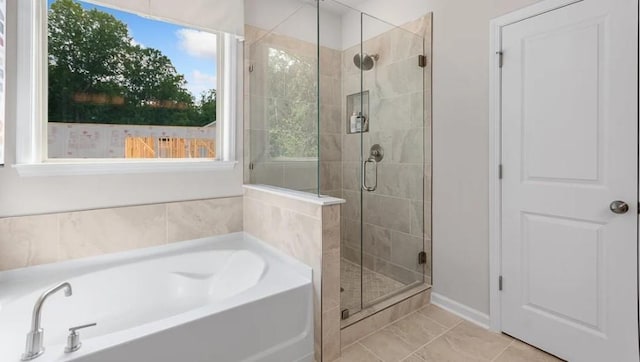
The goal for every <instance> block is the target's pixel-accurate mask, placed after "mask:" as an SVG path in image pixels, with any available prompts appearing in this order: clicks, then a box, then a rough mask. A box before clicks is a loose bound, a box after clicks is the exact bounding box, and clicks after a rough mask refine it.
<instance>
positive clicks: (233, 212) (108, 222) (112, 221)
mask: <svg viewBox="0 0 640 362" xmlns="http://www.w3.org/2000/svg"><path fill="white" fill-rule="evenodd" d="M238 231H242V197H231V198H223V199H209V200H198V201H185V202H174V203H167V204H152V205H142V206H131V207H119V208H111V209H98V210H87V211H76V212H68V213H57V214H44V215H34V216H21V217H9V218H0V271H2V270H8V269H15V268H23V267H27V266H34V265H38V264H46V263H54V262H59V261H64V260H69V259H77V258H84V257H90V256H97V255H102V254H108V253H115V252H120V251H126V250H132V249H139V248H145V247H151V246H159V245H164V244H167V243H171V242H177V241H184V240H191V239H197V238H202V237H207V236H214V235H221V234H227V233H232V232H238Z"/></svg>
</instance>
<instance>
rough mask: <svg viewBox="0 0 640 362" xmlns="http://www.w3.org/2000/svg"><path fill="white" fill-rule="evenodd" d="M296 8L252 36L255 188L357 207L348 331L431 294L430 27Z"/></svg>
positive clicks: (327, 4)
mask: <svg viewBox="0 0 640 362" xmlns="http://www.w3.org/2000/svg"><path fill="white" fill-rule="evenodd" d="M297 4H298V5H297V6H296V7H295V8H293V9H291V11H289V12H287V13H286V14H283V17H282V19H281V21H280V22H279V23H278V24H273V26H270V27H269V28H268V29H263V28H258V27H254V26H247V29H246V32H245V33H246V37H247V39H246V47H245V52H246V53H245V58H246V69H247V73H246V77H245V78H246V85H245V99H246V100H247V102H246V105H245V120H246V121H245V168H246V169H245V177H246V179H245V182H247V183H254V184H267V185H272V186H279V187H284V188H289V189H295V190H299V191H306V192H313V193H317V194H318V195H319V196H320V197H321V196H322V195H330V196H335V197H340V198H343V199H345V200H346V203H345V204H344V205H343V206H342V209H341V226H342V228H341V230H342V235H341V258H342V259H341V270H340V276H341V287H342V292H341V304H342V307H341V308H342V312H343V313H342V317H343V319H345V320H346V321H345V322H344V323H346V324H348V323H349V321H350V320H352V321H353V320H357V319H358V317H357V316H366V314H367V312H368V311H369V310H370V309H371V308H370V307H374V306H378V305H379V303H385V302H387V303H389V302H392V300H393V299H394V298H397V297H399V295H400V294H403V293H411V292H412V291H415V290H416V289H420V288H422V290H424V288H426V287H428V285H429V284H430V283H431V278H430V275H431V247H430V245H431V242H430V232H431V230H430V229H431V228H430V225H431V211H430V210H431V202H430V200H431V156H430V155H431V127H430V104H431V102H430V94H431V93H430V87H431V81H430V77H431V74H430V64H429V63H430V62H429V58H430V50H431V35H430V34H431V18H430V16H426V17H423V18H419V19H416V20H415V21H413V22H411V23H408V24H399V25H401V26H395V25H392V24H390V23H388V22H386V21H384V20H381V19H378V18H375V17H373V16H371V15H368V14H366V13H364V12H361V11H358V10H356V9H353V8H351V7H348V6H345V5H343V4H341V3H339V2H336V1H333V0H325V1H320V2H313V3H306V2H300V3H297Z"/></svg>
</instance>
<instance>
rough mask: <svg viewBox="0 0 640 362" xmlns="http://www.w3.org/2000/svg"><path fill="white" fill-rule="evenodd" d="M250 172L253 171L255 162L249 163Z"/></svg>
mask: <svg viewBox="0 0 640 362" xmlns="http://www.w3.org/2000/svg"><path fill="white" fill-rule="evenodd" d="M249 170H253V162H250V163H249Z"/></svg>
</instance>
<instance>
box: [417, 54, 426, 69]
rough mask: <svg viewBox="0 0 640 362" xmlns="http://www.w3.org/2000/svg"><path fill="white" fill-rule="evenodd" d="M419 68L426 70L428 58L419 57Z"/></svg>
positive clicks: (424, 56)
mask: <svg viewBox="0 0 640 362" xmlns="http://www.w3.org/2000/svg"><path fill="white" fill-rule="evenodd" d="M418 66H419V67H420V68H424V67H426V66H427V56H426V55H422V54H421V55H418Z"/></svg>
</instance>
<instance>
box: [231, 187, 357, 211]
mask: <svg viewBox="0 0 640 362" xmlns="http://www.w3.org/2000/svg"><path fill="white" fill-rule="evenodd" d="M242 187H243V188H244V189H245V190H255V191H262V192H266V193H270V194H274V195H279V196H282V197H286V198H290V199H293V200H298V201H303V202H309V203H312V204H316V205H320V206H329V205H339V204H344V203H346V200H344V199H340V198H337V197H332V196H325V195H320V196H318V195H316V194H312V193H310V192H303V191H296V190H291V189H285V188H282V187H276V186H269V185H242Z"/></svg>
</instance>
